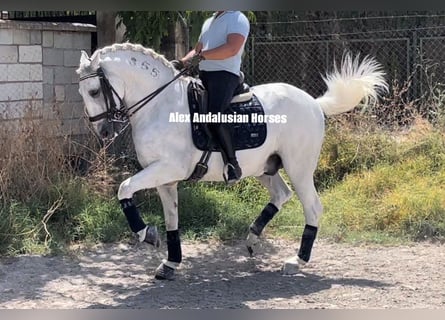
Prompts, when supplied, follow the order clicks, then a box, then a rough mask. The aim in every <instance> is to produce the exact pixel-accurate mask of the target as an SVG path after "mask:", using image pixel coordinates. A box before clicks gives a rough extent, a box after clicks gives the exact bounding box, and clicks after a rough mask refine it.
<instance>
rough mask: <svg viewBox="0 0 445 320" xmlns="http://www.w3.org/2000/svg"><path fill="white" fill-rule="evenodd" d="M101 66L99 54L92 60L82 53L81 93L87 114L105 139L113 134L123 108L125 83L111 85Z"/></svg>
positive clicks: (80, 69)
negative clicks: (116, 120) (114, 123)
mask: <svg viewBox="0 0 445 320" xmlns="http://www.w3.org/2000/svg"><path fill="white" fill-rule="evenodd" d="M101 64H102V60H101V57H100V54H99V53H95V54H94V55H93V56H92V57H91V58H90V57H88V54H87V53H86V52H85V51H82V53H81V57H80V65H79V69H77V73H78V74H79V76H80V78H79V93H80V95H81V96H82V98H83V101H84V104H85V112H86V114H87V116H88V119H89V120H90V121H91V123H92V124H93V127H94V129H95V131H96V133H97V134H98V135H99V136H100V137H101V138H103V139H105V138H109V137H110V136H111V135H112V134H113V126H112V121H113V120H115V119H113V118H115V114H118V113H119V112H120V111H121V110H120V109H121V108H122V107H123V106H122V104H121V103H119V102H120V101H122V100H121V98H120V97H123V96H124V91H125V88H124V83H123V81H113V84H111V83H110V81H109V76H107V75H106V71H105V70H104V69H103V67H102V66H101ZM107 73H108V72H107Z"/></svg>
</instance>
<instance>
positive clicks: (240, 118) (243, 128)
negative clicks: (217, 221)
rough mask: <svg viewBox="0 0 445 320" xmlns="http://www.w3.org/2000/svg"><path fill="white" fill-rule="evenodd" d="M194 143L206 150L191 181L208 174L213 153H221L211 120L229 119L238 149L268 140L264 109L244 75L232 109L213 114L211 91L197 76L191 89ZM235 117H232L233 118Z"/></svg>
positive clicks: (189, 90) (200, 148) (255, 146)
mask: <svg viewBox="0 0 445 320" xmlns="http://www.w3.org/2000/svg"><path fill="white" fill-rule="evenodd" d="M187 94H188V102H189V110H190V122H191V130H192V139H193V143H194V145H195V146H196V148H197V149H199V150H201V151H203V155H202V156H201V159H200V160H199V162H198V163H197V164H196V167H195V170H194V172H193V173H192V175H191V176H190V177H189V178H188V179H187V181H197V180H200V179H201V178H202V177H203V176H204V175H205V174H206V173H207V169H208V166H207V162H208V160H209V158H210V155H211V153H212V152H221V148H220V146H219V145H218V143H215V142H214V141H213V139H212V137H211V133H210V130H209V128H208V123H211V122H226V123H229V125H231V126H232V128H231V130H232V133H233V146H234V149H235V150H244V149H251V148H257V147H259V146H261V145H262V144H263V143H264V141H265V140H266V136H267V126H266V123H265V122H264V121H260V119H261V118H262V117H263V116H264V109H263V106H262V105H261V103H260V102H259V100H258V99H257V97H256V96H255V95H254V94H253V93H252V91H250V87H249V86H248V85H247V84H246V83H245V82H244V81H243V77H240V83H239V85H238V87H237V89H236V90H235V93H234V96H233V99H232V101H231V104H230V107H229V112H226V113H224V114H219V115H211V114H210V113H208V111H207V110H208V108H207V92H206V90H205V88H204V86H203V85H202V83H201V81H200V80H199V79H193V80H192V81H191V82H190V84H189V85H188V88H187ZM230 117H231V118H230Z"/></svg>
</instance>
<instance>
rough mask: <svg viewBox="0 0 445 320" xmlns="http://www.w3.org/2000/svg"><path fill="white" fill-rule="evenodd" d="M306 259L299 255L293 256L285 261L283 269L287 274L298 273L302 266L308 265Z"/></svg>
mask: <svg viewBox="0 0 445 320" xmlns="http://www.w3.org/2000/svg"><path fill="white" fill-rule="evenodd" d="M306 263H307V262H306V261H304V260H301V259H300V258H299V257H298V256H297V257H292V258H290V259H288V260H286V261H285V262H284V265H283V268H282V271H283V274H284V275H286V276H290V275H294V274H298V273H300V272H301V270H300V269H301V268H302V267H304V266H305V265H306Z"/></svg>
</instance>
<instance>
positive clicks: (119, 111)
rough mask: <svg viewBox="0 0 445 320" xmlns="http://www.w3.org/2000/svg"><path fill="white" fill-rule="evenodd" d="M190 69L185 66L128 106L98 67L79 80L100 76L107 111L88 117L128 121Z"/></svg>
mask: <svg viewBox="0 0 445 320" xmlns="http://www.w3.org/2000/svg"><path fill="white" fill-rule="evenodd" d="M189 70H190V67H187V68H184V69H183V70H181V72H179V73H178V74H177V75H176V76H175V77H174V78H173V79H172V80H170V81H169V82H167V83H166V84H164V85H162V86H161V87H160V88H158V89H156V90H155V91H153V92H152V93H150V94H149V95H148V96H146V97H144V98H142V99H141V100H139V101H138V102H136V103H135V104H133V105H132V106H130V107H127V106H126V104H125V102H124V100H123V99H122V98H121V97H120V96H119V95H118V94H117V92H116V90H115V89H114V88H113V86H112V85H111V83H110V81H108V79H107V77H106V76H105V74H104V72H103V70H102V68H100V67H99V68H98V69H97V70H96V72H94V73H90V74H87V75H85V76H83V77H80V79H79V82H80V81H83V80H86V79H89V78H94V77H99V81H100V88H101V90H102V93H103V96H104V100H105V105H106V111H104V112H102V113H101V114H98V115H96V116H93V117H88V120H90V122H96V121H99V120H102V119H105V118H106V119H108V122H126V121H127V120H128V119H129V118H130V117H131V116H132V115H134V114H135V113H136V112H137V111H139V110H140V109H141V108H142V107H143V106H145V105H146V104H147V103H148V102H150V101H151V100H152V99H153V98H154V97H156V96H157V95H158V94H159V93H161V92H162V91H163V90H164V89H165V88H167V86H168V85H169V84H171V83H172V82H173V81H175V80H176V79H178V78H179V77H181V76H182V75H184V74H185V73H187V72H188V71H189ZM113 93H114V94H115V95H116V97H117V98H118V99H119V103H120V106H119V108H117V106H116V102H115V101H114V97H113Z"/></svg>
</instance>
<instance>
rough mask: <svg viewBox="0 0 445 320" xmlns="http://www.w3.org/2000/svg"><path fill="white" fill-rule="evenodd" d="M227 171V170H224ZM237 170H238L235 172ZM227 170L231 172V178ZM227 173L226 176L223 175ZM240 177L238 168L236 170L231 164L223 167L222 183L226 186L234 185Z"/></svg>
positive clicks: (240, 173)
mask: <svg viewBox="0 0 445 320" xmlns="http://www.w3.org/2000/svg"><path fill="white" fill-rule="evenodd" d="M226 169H227V170H226ZM237 169H238V170H237ZM229 170H233V171H232V172H233V176H231V177H229V176H230V174H229ZM226 171H227V176H226V174H225V172H226ZM241 176H242V171H241V168H240V167H239V166H238V168H236V167H235V166H234V165H233V164H231V163H228V164H226V165H225V166H224V172H223V178H224V182H225V183H226V184H227V185H228V186H232V185H233V184H235V183H236V182H237V181H238V180H239V179H241Z"/></svg>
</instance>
